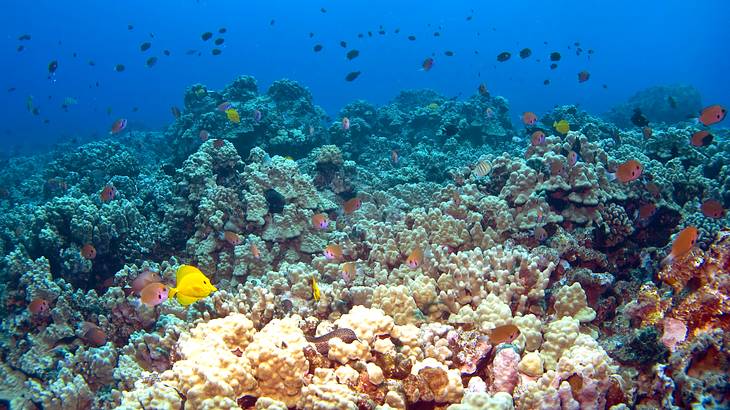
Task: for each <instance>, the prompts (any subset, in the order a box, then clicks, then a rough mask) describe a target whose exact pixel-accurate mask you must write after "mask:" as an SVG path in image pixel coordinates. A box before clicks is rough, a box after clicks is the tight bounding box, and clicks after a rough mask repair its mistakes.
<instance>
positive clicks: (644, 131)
mask: <svg viewBox="0 0 730 410" xmlns="http://www.w3.org/2000/svg"><path fill="white" fill-rule="evenodd" d="M641 133H642V134H644V138H645V139H649V138H651V136H652V135H654V130H652V129H651V128H649V127H644V128H642V129H641Z"/></svg>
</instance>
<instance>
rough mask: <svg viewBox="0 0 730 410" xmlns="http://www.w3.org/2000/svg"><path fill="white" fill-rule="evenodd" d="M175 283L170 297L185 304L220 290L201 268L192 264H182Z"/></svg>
mask: <svg viewBox="0 0 730 410" xmlns="http://www.w3.org/2000/svg"><path fill="white" fill-rule="evenodd" d="M175 283H176V285H177V287H174V288H172V287H171V288H170V293H169V294H168V297H169V298H170V299H172V298H175V299H177V301H178V302H180V304H181V305H183V306H187V305H189V304H191V303H195V302H197V301H198V300H200V299H203V298H205V297H208V295H210V294H211V293H213V292H215V291H217V290H218V289H216V287H215V286H213V284H212V283H210V279H208V277H207V276H205V274H203V272H201V271H200V269H198V268H196V267H195V266H190V265H180V267H179V268H177V274H176V278H175Z"/></svg>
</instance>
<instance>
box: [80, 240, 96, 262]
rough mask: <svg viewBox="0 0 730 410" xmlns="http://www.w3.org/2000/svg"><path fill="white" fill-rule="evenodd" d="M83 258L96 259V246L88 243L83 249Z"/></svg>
mask: <svg viewBox="0 0 730 410" xmlns="http://www.w3.org/2000/svg"><path fill="white" fill-rule="evenodd" d="M80 253H81V256H83V257H84V259H89V260H91V259H94V258H96V248H94V245H92V244H90V243H87V244H86V245H84V246H83V247H82V248H81V251H80Z"/></svg>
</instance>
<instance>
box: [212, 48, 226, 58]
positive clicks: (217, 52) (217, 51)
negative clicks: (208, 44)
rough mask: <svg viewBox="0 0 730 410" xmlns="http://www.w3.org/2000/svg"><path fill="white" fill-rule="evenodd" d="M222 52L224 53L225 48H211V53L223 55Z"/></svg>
mask: <svg viewBox="0 0 730 410" xmlns="http://www.w3.org/2000/svg"><path fill="white" fill-rule="evenodd" d="M221 53H223V50H221V49H220V48H214V49H212V50H210V54H213V55H214V56H219V55H221Z"/></svg>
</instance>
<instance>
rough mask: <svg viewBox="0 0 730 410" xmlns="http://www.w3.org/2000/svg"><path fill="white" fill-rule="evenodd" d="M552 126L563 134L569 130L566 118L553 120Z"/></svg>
mask: <svg viewBox="0 0 730 410" xmlns="http://www.w3.org/2000/svg"><path fill="white" fill-rule="evenodd" d="M553 128H555V130H556V131H557V132H559V133H561V134H563V135H565V134H567V133H568V131H570V124H568V121H566V120H560V121H554V122H553Z"/></svg>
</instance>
